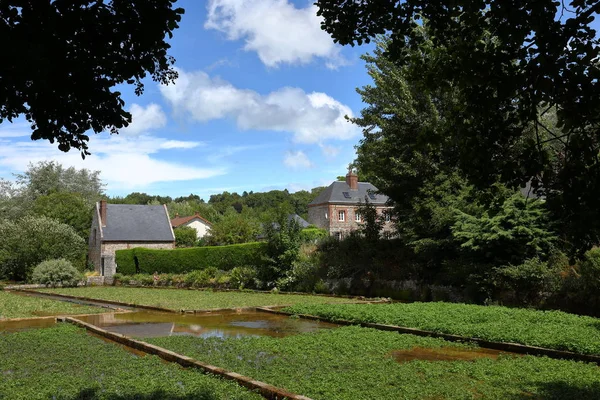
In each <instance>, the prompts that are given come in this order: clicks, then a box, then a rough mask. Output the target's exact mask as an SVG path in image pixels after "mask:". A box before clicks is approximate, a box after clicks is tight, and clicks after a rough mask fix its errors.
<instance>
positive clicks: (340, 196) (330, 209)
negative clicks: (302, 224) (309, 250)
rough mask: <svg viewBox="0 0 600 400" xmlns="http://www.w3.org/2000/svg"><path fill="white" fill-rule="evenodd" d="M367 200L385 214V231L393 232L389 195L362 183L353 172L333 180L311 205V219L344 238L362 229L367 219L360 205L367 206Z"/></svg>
mask: <svg viewBox="0 0 600 400" xmlns="http://www.w3.org/2000/svg"><path fill="white" fill-rule="evenodd" d="M366 199H368V201H369V203H370V204H372V205H374V206H375V208H376V209H377V212H378V214H380V215H383V216H384V219H385V223H384V226H383V231H384V232H391V230H392V224H391V222H390V217H389V214H388V213H387V212H388V211H389V210H390V209H391V207H389V206H388V205H387V202H388V197H387V196H385V195H382V194H378V193H377V188H376V187H375V186H373V185H372V184H371V183H369V182H359V181H358V175H356V173H355V172H353V171H349V172H348V175H346V181H345V182H344V181H337V182H333V183H332V184H331V185H330V186H329V187H328V188H327V189H325V190H324V191H323V192H321V194H320V195H319V196H317V198H316V199H314V200H313V201H312V202H311V203H310V204H309V205H308V222H309V223H311V224H312V225H315V226H317V227H319V228H322V229H325V230H327V232H329V234H330V235H332V236H335V237H337V238H339V239H341V238H343V237H344V236H346V235H347V234H348V233H350V232H352V231H354V230H357V229H358V228H360V226H361V224H362V223H363V221H362V217H361V215H360V213H359V212H358V207H359V206H361V205H363V206H364V205H365V202H366V201H367V200H366Z"/></svg>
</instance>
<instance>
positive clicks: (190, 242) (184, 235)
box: [173, 226, 198, 247]
mask: <svg viewBox="0 0 600 400" xmlns="http://www.w3.org/2000/svg"><path fill="white" fill-rule="evenodd" d="M173 233H175V246H177V247H194V245H195V244H196V241H197V236H198V233H197V232H196V230H195V229H194V228H192V227H191V226H180V227H179V228H175V229H173Z"/></svg>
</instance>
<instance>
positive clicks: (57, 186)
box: [16, 161, 104, 206]
mask: <svg viewBox="0 0 600 400" xmlns="http://www.w3.org/2000/svg"><path fill="white" fill-rule="evenodd" d="M16 178H17V179H16V182H17V187H18V189H19V193H18V194H19V196H20V197H22V198H23V200H24V201H32V202H33V201H35V200H36V199H37V198H38V197H40V196H47V195H50V194H52V193H58V192H68V193H77V194H79V195H80V196H81V198H82V199H83V200H84V201H85V203H86V204H87V205H89V206H92V205H93V204H95V203H96V202H97V201H98V200H100V199H101V198H102V196H103V194H104V184H103V183H102V181H101V180H100V171H90V170H88V169H85V168H82V169H76V168H74V167H69V168H65V167H63V166H62V165H61V164H59V163H58V162H56V161H41V162H39V163H37V164H32V163H30V164H29V166H28V168H27V170H26V171H25V172H24V173H22V174H17V175H16Z"/></svg>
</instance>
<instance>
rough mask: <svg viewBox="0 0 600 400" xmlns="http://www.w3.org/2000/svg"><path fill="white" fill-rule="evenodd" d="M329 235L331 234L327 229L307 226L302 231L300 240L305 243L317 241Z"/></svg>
mask: <svg viewBox="0 0 600 400" xmlns="http://www.w3.org/2000/svg"><path fill="white" fill-rule="evenodd" d="M328 236H329V234H328V233H327V231H326V230H325V229H319V228H305V229H302V230H301V231H300V240H301V241H302V242H303V243H316V242H318V241H319V240H322V239H325V238H326V237H328Z"/></svg>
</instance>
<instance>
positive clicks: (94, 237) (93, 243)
mask: <svg viewBox="0 0 600 400" xmlns="http://www.w3.org/2000/svg"><path fill="white" fill-rule="evenodd" d="M95 245H96V230H95V229H94V233H93V234H92V246H95Z"/></svg>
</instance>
